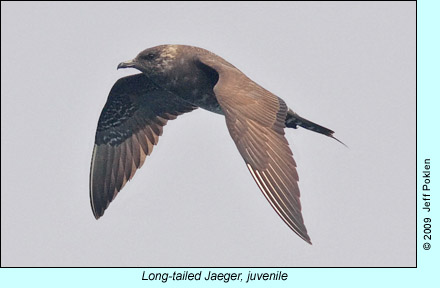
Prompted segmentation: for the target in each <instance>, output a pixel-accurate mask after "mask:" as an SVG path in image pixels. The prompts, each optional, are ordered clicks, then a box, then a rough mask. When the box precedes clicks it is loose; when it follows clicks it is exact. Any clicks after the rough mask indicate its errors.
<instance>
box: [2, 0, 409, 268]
mask: <svg viewBox="0 0 440 288" xmlns="http://www.w3.org/2000/svg"><path fill="white" fill-rule="evenodd" d="M1 5H2V9H1V11H2V12H1V14H2V17H1V30H2V31H1V43H2V44H1V45H2V47H1V48H2V49H1V95H2V96H1V155H2V156H1V216H2V217H1V232H2V233H1V264H2V265H3V266H413V265H415V261H416V255H415V213H416V211H415V199H416V197H415V171H414V164H415V157H416V154H415V153H416V150H415V147H416V137H415V136H416V134H415V133H416V126H415V123H416V110H415V107H416V96H415V94H416V82H415V75H416V74H415V71H416V62H415V60H416V58H415V51H416V38H415V37H416V30H415V29H416V26H415V24H416V22H415V9H416V3H415V2H385V3H380V2H365V3H361V2H337V3H322V2H312V3H304V2H294V3H258V4H257V3H182V2H179V3H162V2H160V3H104V4H103V3H4V2H2V4H1ZM159 44H187V45H193V46H200V47H203V48H206V49H208V50H211V51H212V52H214V53H216V54H218V55H219V56H221V57H223V58H225V59H226V60H227V61H229V62H231V63H232V64H234V65H235V66H236V67H238V68H239V69H240V70H242V71H243V72H244V73H245V74H246V75H247V76H249V77H250V78H251V79H253V80H254V81H256V82H257V83H259V84H260V85H262V86H263V87H265V88H266V89H268V90H269V91H271V92H273V93H275V94H276V95H278V96H279V97H281V98H283V99H284V100H285V101H286V103H287V104H288V105H289V106H290V107H291V108H292V109H293V110H294V111H296V112H297V113H299V114H300V115H302V116H304V117H306V118H308V119H310V120H312V121H315V122H317V123H319V124H322V125H324V126H326V127H329V128H331V129H333V130H334V131H336V134H335V136H336V137H338V138H339V139H341V140H342V141H344V142H345V143H346V144H347V145H348V146H349V147H350V148H349V149H347V148H345V147H344V146H342V145H340V144H339V143H337V142H336V141H334V140H331V139H329V138H327V137H324V136H321V135H318V134H315V133H312V132H310V131H306V130H303V129H298V130H294V129H289V130H287V131H286V137H287V139H288V140H289V142H290V145H291V148H292V150H293V153H294V157H295V160H296V162H297V164H298V172H299V175H300V189H301V200H302V205H303V215H304V219H305V223H306V226H307V228H308V232H309V235H310V236H311V238H312V242H313V246H310V245H308V244H306V243H305V242H304V241H302V240H301V239H300V238H299V237H298V236H296V234H295V233H293V232H292V231H291V230H290V229H289V228H288V227H287V225H286V224H284V222H283V221H282V220H281V219H280V218H279V217H278V215H277V214H276V213H275V212H274V210H273V209H272V208H271V207H270V205H269V204H268V202H267V201H266V199H265V198H264V196H263V194H262V193H261V192H260V191H259V189H258V187H257V185H256V184H255V183H254V180H253V179H252V177H251V175H250V174H249V172H248V170H247V168H246V166H245V165H244V162H243V160H242V158H241V157H240V155H239V153H238V151H237V150H236V148H235V145H234V143H233V141H232V139H231V138H230V136H229V134H228V131H227V128H226V125H225V121H224V118H223V117H222V116H219V115H216V114H213V113H209V112H207V111H204V110H201V109H199V110H197V111H195V112H192V113H189V114H186V115H183V116H182V117H180V118H178V119H177V120H176V121H171V122H169V124H168V125H167V126H166V127H165V129H164V135H163V137H162V138H161V139H160V141H159V145H158V146H157V147H156V148H155V150H154V152H153V154H152V155H151V156H150V157H148V158H147V160H146V162H145V164H144V166H143V167H142V169H141V170H139V171H138V172H137V174H136V176H135V177H134V179H133V180H132V181H131V182H129V183H128V184H127V185H126V186H125V188H124V189H123V190H122V192H121V193H120V194H119V195H118V197H117V198H116V199H115V201H114V202H113V203H112V204H111V205H110V207H109V209H108V210H107V211H106V213H105V215H104V217H103V218H101V219H100V220H99V221H96V220H95V218H94V217H93V215H92V211H91V209H90V204H89V188H88V181H89V166H90V159H91V153H92V149H93V141H94V136H95V129H96V125H97V121H98V118H99V114H100V112H101V109H102V107H103V106H104V103H105V101H106V98H107V95H108V92H109V90H110V88H111V86H112V85H113V84H114V82H115V81H116V80H117V79H119V78H120V77H122V76H125V75H129V74H134V73H137V71H135V70H130V69H126V70H123V71H117V70H116V66H117V64H118V63H119V62H121V61H124V60H129V59H132V58H133V57H134V56H136V54H137V53H138V52H140V51H141V50H143V49H145V48H148V47H152V46H156V45H159Z"/></svg>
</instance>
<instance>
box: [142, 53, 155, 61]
mask: <svg viewBox="0 0 440 288" xmlns="http://www.w3.org/2000/svg"><path fill="white" fill-rule="evenodd" d="M154 57H155V55H154V54H153V53H148V54H146V55H143V56H142V59H144V60H152V59H154Z"/></svg>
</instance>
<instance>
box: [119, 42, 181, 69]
mask: <svg viewBox="0 0 440 288" xmlns="http://www.w3.org/2000/svg"><path fill="white" fill-rule="evenodd" d="M181 49H183V48H182V46H181V45H160V46H156V47H152V48H148V49H145V50H144V51H142V52H140V53H139V54H138V55H137V56H136V58H134V59H133V60H129V61H126V62H122V63H119V65H118V69H120V68H136V69H138V70H139V71H141V72H143V73H144V74H146V75H147V76H152V77H154V76H156V77H160V76H161V75H166V74H168V73H169V72H170V71H172V70H173V69H175V68H177V67H178V66H179V65H184V64H185V60H186V59H185V58H182V57H181V53H180V52H181Z"/></svg>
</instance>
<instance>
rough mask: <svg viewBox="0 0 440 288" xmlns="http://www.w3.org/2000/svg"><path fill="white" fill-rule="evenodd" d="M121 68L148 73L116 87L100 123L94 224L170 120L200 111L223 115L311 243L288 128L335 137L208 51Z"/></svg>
mask: <svg viewBox="0 0 440 288" xmlns="http://www.w3.org/2000/svg"><path fill="white" fill-rule="evenodd" d="M119 68H136V69H138V70H139V71H141V72H142V73H141V74H136V75H132V76H128V77H124V78H121V79H119V80H118V81H117V82H116V83H115V84H114V86H113V88H112V89H111V91H110V94H109V96H108V99H107V103H106V104H105V106H104V108H103V110H102V113H101V116H100V118H99V121H98V127H97V130H96V137H95V146H94V149H93V155H92V163H91V168H90V202H91V205H92V210H93V214H94V215H95V218H96V219H98V218H99V217H101V216H102V215H103V214H104V211H105V209H107V207H108V206H109V204H110V202H111V201H112V200H113V199H114V198H115V197H116V195H117V194H118V192H119V191H121V189H122V188H123V187H124V185H125V183H126V182H127V181H128V180H130V179H131V178H132V177H133V175H134V174H135V172H136V170H137V169H139V168H140V167H141V166H142V164H143V163H144V161H145V157H146V156H147V155H149V154H150V153H151V152H152V150H153V146H154V145H156V144H157V143H158V140H159V136H161V135H162V130H163V126H165V124H166V123H167V121H168V120H173V119H175V118H176V117H177V116H178V115H180V114H183V113H186V112H190V111H192V110H194V109H196V108H198V107H200V108H203V109H206V110H209V111H211V112H214V113H218V114H222V115H224V116H225V119H226V125H227V127H228V129H229V133H230V135H231V137H232V139H233V140H234V142H235V144H236V146H237V148H238V151H239V152H240V154H241V156H242V157H243V159H244V161H245V163H246V166H247V168H248V169H249V171H250V173H251V175H252V177H253V178H254V180H255V181H256V183H257V185H258V187H259V188H260V190H261V191H262V192H263V194H264V196H265V197H266V199H267V200H268V201H269V203H270V204H271V205H272V207H273V208H274V209H275V211H276V212H277V213H278V215H279V216H280V217H281V219H283V221H284V222H285V223H286V224H287V225H288V226H289V227H290V228H291V229H292V230H293V231H294V232H295V233H296V234H298V235H299V236H300V237H301V238H302V239H304V240H305V241H306V242H308V243H310V244H311V241H310V237H309V235H308V234H307V229H306V227H305V225H304V220H303V217H302V214H301V203H300V199H299V198H300V192H299V188H298V173H297V171H296V163H295V161H294V159H293V156H292V152H291V150H290V148H289V144H288V142H287V140H286V138H285V137H284V128H285V127H290V128H297V126H301V127H303V128H306V129H309V130H312V131H314V132H318V133H321V134H324V135H327V136H329V137H332V138H334V137H333V136H332V135H333V133H334V132H333V131H332V130H330V129H327V128H325V127H322V126H320V125H318V124H315V123H313V122H311V121H309V120H306V119H304V118H302V117H300V116H299V115H298V114H296V113H294V112H293V111H292V110H291V109H289V108H288V107H287V105H286V103H285V102H284V101H283V100H282V99H281V98H279V97H277V96H275V95H274V94H272V93H271V92H269V91H267V90H266V89H264V88H263V87H261V86H260V85H258V84H257V83H255V82H254V81H252V80H251V79H249V78H248V77H247V76H246V75H244V74H243V73H242V72H241V71H240V70H238V69H237V68H236V67H234V66H233V65H232V64H230V63H229V62H227V61H225V60H224V59H222V58H221V57H219V56H217V55H215V54H213V53H211V52H209V51H207V50H205V49H202V48H198V47H192V46H185V45H161V46H157V47H153V48H149V49H146V50H144V51H142V52H141V53H139V54H138V55H137V56H136V58H134V59H133V60H130V61H127V62H122V63H120V64H119V65H118V69H119ZM334 139H336V138H334ZM336 140H337V139H336ZM338 141H339V140H338Z"/></svg>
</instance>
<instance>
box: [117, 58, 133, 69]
mask: <svg viewBox="0 0 440 288" xmlns="http://www.w3.org/2000/svg"><path fill="white" fill-rule="evenodd" d="M134 66H135V62H134V61H133V60H130V61H125V62H121V63H119V65H118V68H117V69H121V68H130V67H134Z"/></svg>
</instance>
